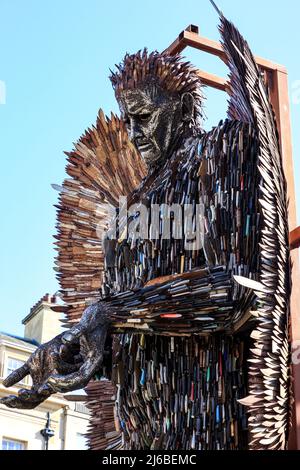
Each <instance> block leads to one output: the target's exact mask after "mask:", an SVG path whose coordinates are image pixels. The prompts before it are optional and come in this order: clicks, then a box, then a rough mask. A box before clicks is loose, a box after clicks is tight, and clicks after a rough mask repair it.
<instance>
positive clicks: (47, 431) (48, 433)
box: [40, 411, 55, 450]
mask: <svg viewBox="0 0 300 470" xmlns="http://www.w3.org/2000/svg"><path fill="white" fill-rule="evenodd" d="M50 424H51V421H50V413H49V411H48V413H47V422H46V427H45V428H44V429H42V430H41V431H40V432H41V435H42V436H43V438H44V439H45V450H48V444H49V439H50V437H53V436H54V434H55V433H54V430H53V429H51V428H50Z"/></svg>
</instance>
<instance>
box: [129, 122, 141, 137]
mask: <svg viewBox="0 0 300 470" xmlns="http://www.w3.org/2000/svg"><path fill="white" fill-rule="evenodd" d="M142 136H143V133H142V131H141V128H140V126H139V124H138V122H137V121H136V120H135V119H132V118H131V119H130V132H129V138H130V140H131V141H135V140H136V139H137V138H138V137H142Z"/></svg>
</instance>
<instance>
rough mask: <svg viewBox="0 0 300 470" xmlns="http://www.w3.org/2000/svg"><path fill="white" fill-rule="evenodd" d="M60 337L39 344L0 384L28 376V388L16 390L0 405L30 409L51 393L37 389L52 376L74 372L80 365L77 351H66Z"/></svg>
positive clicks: (0, 400) (47, 390) (51, 391)
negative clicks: (29, 381) (16, 393)
mask: <svg viewBox="0 0 300 470" xmlns="http://www.w3.org/2000/svg"><path fill="white" fill-rule="evenodd" d="M62 336H63V334H60V335H58V336H56V337H55V338H53V339H52V340H51V341H49V342H48V343H45V344H42V345H41V346H40V347H39V348H38V349H37V350H36V351H35V352H34V353H33V354H32V355H31V356H30V357H29V359H28V360H27V362H26V363H25V364H24V365H23V366H21V367H20V368H19V369H17V370H15V371H13V372H12V373H11V374H10V375H9V376H8V377H7V378H6V379H5V380H4V381H3V385H4V386H5V387H12V386H13V385H15V384H16V383H18V382H20V381H21V380H23V379H24V378H25V377H26V376H27V375H29V374H30V376H31V378H32V387H31V389H30V390H28V389H25V388H24V389H20V390H19V392H18V395H17V396H15V395H10V396H7V397H4V398H2V399H0V403H1V404H4V405H6V406H8V407H9V408H25V409H32V408H35V407H36V406H38V405H39V404H40V403H42V402H43V401H44V400H46V399H47V398H48V397H49V396H50V395H51V394H52V393H55V391H54V390H52V389H51V388H50V387H49V388H48V389H41V387H42V386H43V384H44V383H45V382H46V381H47V379H48V378H49V376H50V375H52V374H53V373H59V374H70V373H72V372H75V371H77V370H78V369H79V368H80V366H81V364H82V362H81V358H80V355H79V354H78V353H79V348H78V347H76V346H75V345H74V346H73V347H72V349H71V348H69V349H68V350H66V348H65V346H64V344H63V342H62Z"/></svg>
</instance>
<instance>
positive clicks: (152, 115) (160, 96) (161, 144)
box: [119, 85, 183, 167]
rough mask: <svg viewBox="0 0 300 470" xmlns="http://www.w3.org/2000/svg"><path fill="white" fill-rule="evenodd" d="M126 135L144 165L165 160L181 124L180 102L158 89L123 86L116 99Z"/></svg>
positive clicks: (150, 165)
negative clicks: (118, 98)
mask: <svg viewBox="0 0 300 470" xmlns="http://www.w3.org/2000/svg"><path fill="white" fill-rule="evenodd" d="M119 105H120V109H121V113H122V117H123V119H124V120H125V123H126V126H127V130H128V134H129V138H130V140H131V141H132V142H133V144H134V145H135V146H136V147H137V149H138V150H139V152H140V154H141V156H142V158H143V160H144V161H145V163H146V165H147V166H148V167H152V166H154V165H156V164H159V163H161V162H163V161H165V160H166V159H167V157H168V155H169V152H170V149H171V148H172V147H173V143H174V141H175V140H176V137H177V136H178V133H179V132H180V129H181V128H182V124H183V119H182V103H181V100H180V99H179V98H177V99H176V98H173V97H172V96H170V94H169V93H167V92H163V91H162V90H159V91H157V90H156V91H154V89H153V87H151V86H150V85H149V86H148V87H143V88H138V89H134V90H125V91H123V92H122V96H121V98H120V100H119Z"/></svg>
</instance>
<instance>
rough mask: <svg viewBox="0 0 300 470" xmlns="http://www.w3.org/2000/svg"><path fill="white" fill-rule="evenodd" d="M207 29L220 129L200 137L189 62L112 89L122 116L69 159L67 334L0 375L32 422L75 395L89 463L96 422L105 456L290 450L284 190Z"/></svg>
mask: <svg viewBox="0 0 300 470" xmlns="http://www.w3.org/2000/svg"><path fill="white" fill-rule="evenodd" d="M219 14H220V32H221V36H222V43H223V47H224V50H225V52H226V55H227V61H228V67H229V69H230V99H229V109H228V116H227V118H226V119H225V120H224V121H223V122H220V124H219V125H218V126H216V127H214V128H213V129H212V130H211V131H210V132H204V131H203V130H202V129H201V127H200V124H199V123H200V120H201V116H202V100H203V97H202V91H201V83H200V82H199V77H198V75H197V71H196V69H195V68H194V67H192V65H191V64H190V63H188V62H184V61H183V59H182V58H181V57H180V56H179V55H175V56H168V55H167V54H166V53H158V52H152V53H148V52H147V50H144V51H142V52H141V51H140V52H138V53H137V54H134V55H128V54H127V55H126V56H125V58H124V60H123V62H122V63H121V64H120V65H119V66H118V67H117V70H116V71H115V72H114V73H112V75H111V77H110V78H111V81H112V85H113V87H114V90H115V95H116V99H117V101H118V104H119V107H120V111H121V117H120V118H119V117H117V116H115V115H112V116H111V118H110V119H108V118H107V117H105V116H104V114H103V112H102V111H100V112H99V115H98V118H97V122H96V125H95V126H94V127H92V128H91V129H88V131H87V132H86V133H85V134H84V135H83V136H82V137H81V138H80V140H79V141H78V142H77V144H76V145H75V148H74V150H73V151H72V152H70V153H68V154H67V155H68V162H69V163H68V166H67V173H68V175H69V178H67V179H66V180H65V181H64V183H63V186H62V188H61V193H60V199H59V205H58V235H57V236H56V239H57V242H56V245H57V250H58V257H57V261H56V265H57V267H56V270H57V271H58V278H59V280H60V284H61V295H62V298H63V300H64V303H65V305H64V307H63V309H64V310H65V311H66V315H67V326H68V327H69V329H68V330H67V332H64V333H63V334H61V335H59V336H57V337H56V338H54V339H53V340H52V341H50V342H49V343H47V344H43V345H41V346H40V347H39V348H38V349H37V351H36V352H35V353H34V354H33V355H32V356H31V357H30V359H29V360H28V362H27V363H26V364H25V365H24V366H23V367H21V368H20V369H18V370H17V371H15V372H13V373H12V374H11V375H10V376H9V377H8V378H6V380H5V385H6V386H7V387H10V386H12V385H13V384H14V383H16V382H18V381H20V380H21V379H22V378H23V377H24V376H25V375H27V374H30V375H31V377H32V380H33V385H32V388H31V389H30V390H28V389H21V390H20V391H19V393H18V396H8V397H5V398H4V399H2V400H1V403H5V404H6V405H7V406H9V407H18V408H34V407H36V406H37V405H39V404H40V403H42V402H43V401H44V400H45V399H47V397H49V396H50V395H51V394H53V393H55V392H63V393H65V392H68V391H71V390H75V389H79V388H82V387H86V386H87V385H88V384H89V383H90V385H89V386H88V388H87V390H88V394H89V397H90V407H91V409H93V410H94V412H93V413H92V418H91V419H92V422H91V423H92V436H91V442H92V448H97V446H98V447H101V446H100V444H101V443H102V445H103V443H104V441H105V438H104V437H103V436H102V437H101V435H100V434H101V433H99V429H98V431H97V429H96V428H97V422H98V425H99V422H101V419H102V420H103V419H105V416H109V417H110V418H111V421H110V423H109V425H108V428H109V429H110V430H111V432H110V437H108V438H107V440H106V445H107V447H108V448H123V449H171V450H172V449H285V448H286V445H287V438H288V429H289V420H290V417H289V400H290V393H289V390H290V375H289V342H288V317H289V296H290V282H291V281H290V257H289V243H288V233H289V231H288V215H287V200H286V182H285V178H284V173H283V167H282V160H281V155H280V148H279V139H278V133H277V129H276V122H275V118H274V113H273V110H272V107H271V105H270V101H269V97H268V91H267V88H266V85H265V83H264V78H263V76H262V74H261V73H260V70H259V69H258V67H257V65H256V62H255V60H254V58H253V55H252V53H251V51H250V49H249V46H248V44H247V43H246V42H245V40H244V39H243V37H242V36H241V35H240V33H239V31H238V30H237V29H236V28H235V26H234V25H233V24H232V23H230V22H229V21H228V20H227V19H226V18H225V17H224V15H223V14H222V13H221V12H219ZM120 196H122V203H121V204H120V200H119V199H120ZM125 198H126V199H125ZM108 207H110V215H109V214H108V212H109V211H108V209H107V208H108ZM109 220H110V223H108V222H109ZM199 221H200V226H201V230H199V231H198V230H197V223H198V222H199ZM102 232H103V233H104V236H103V237H102V240H101V236H100V233H102ZM198 232H199V233H198ZM166 234H169V236H167V235H166ZM199 234H200V235H199ZM198 239H199V240H198ZM103 375H105V376H106V377H107V378H108V379H109V380H111V382H112V384H111V382H105V381H102V380H98V381H97V380H96V379H97V378H98V379H99V378H100V377H101V376H103ZM97 384H98V385H99V387H98V385H97ZM101 386H102V389H101ZM97 387H98V388H97ZM105 387H106V388H105ZM107 387H108V388H107ZM109 387H110V388H109ZM101 390H102V391H103V394H102V395H101ZM111 390H113V393H114V394H115V396H114V402H115V403H114V414H113V412H112V410H113V407H112V402H111V401H110V400H111V394H112V393H111ZM105 400H106V401H107V403H106V405H107V406H108V407H107V406H106V405H105V406H106V407H105V406H104V405H103V403H104V401H105ZM101 403H102V405H103V406H102V405H101ZM101 406H102V408H101ZM103 409H105V410H106V411H105V412H103ZM97 410H98V411H97ZM101 410H102V411H101ZM97 413H98V414H97ZM101 413H102V415H101ZM113 416H114V417H113ZM96 418H97V419H96ZM93 420H94V421H93ZM95 420H96V421H95ZM101 429H102V432H103V428H101ZM97 432H98V434H97ZM93 433H94V437H95V436H96V435H97V436H98V439H94V440H93Z"/></svg>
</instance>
